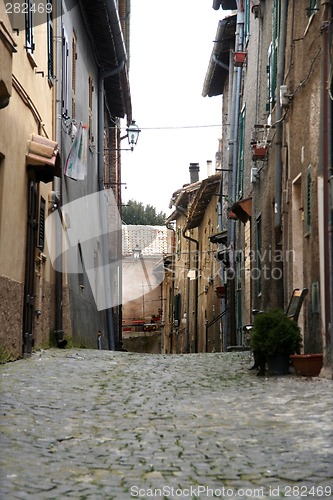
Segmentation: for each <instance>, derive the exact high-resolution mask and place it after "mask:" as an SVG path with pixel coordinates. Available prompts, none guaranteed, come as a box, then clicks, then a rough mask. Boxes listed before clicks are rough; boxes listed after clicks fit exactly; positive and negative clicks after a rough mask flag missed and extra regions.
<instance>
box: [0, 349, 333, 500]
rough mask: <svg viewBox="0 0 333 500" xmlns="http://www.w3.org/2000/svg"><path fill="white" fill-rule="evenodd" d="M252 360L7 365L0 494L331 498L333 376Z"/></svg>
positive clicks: (90, 353) (88, 358) (43, 359)
mask: <svg viewBox="0 0 333 500" xmlns="http://www.w3.org/2000/svg"><path fill="white" fill-rule="evenodd" d="M250 364H251V359H250V354H249V353H247V352H243V353H216V354H191V355H177V356H175V355H169V356H166V355H147V354H134V353H125V352H110V351H98V350H79V349H66V350H55V349H51V350H47V351H39V352H36V353H34V354H33V355H32V357H31V358H30V359H25V360H20V361H16V362H14V363H7V364H6V365H4V366H2V367H1V487H0V498H2V499H6V500H7V499H10V500H12V499H37V500H44V499H57V500H58V499H64V498H76V499H108V500H109V499H116V500H118V499H119V500H123V499H124V500H126V499H130V498H144V499H146V498H161V499H171V498H193V499H196V498H211V497H215V498H216V497H217V498H234V499H239V500H241V499H252V498H253V499H260V498H264V499H270V498H278V497H280V498H281V497H286V498H291V499H299V498H303V497H305V498H312V499H318V498H333V429H332V386H333V382H332V381H331V380H328V379H324V378H318V377H317V378H312V379H308V378H305V377H300V376H295V375H294V374H290V375H287V376H282V377H267V378H263V377H256V375H255V373H253V371H249V370H248V368H249V366H250Z"/></svg>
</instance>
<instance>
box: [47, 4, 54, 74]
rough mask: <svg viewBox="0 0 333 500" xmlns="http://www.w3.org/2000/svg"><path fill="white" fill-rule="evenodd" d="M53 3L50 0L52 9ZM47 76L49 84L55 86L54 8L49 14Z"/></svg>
mask: <svg viewBox="0 0 333 500" xmlns="http://www.w3.org/2000/svg"><path fill="white" fill-rule="evenodd" d="M52 1H53V0H48V3H49V4H50V5H51V7H52ZM46 22H47V76H48V79H49V82H50V83H51V84H53V81H54V48H53V16H52V8H50V12H48V13H47V21H46Z"/></svg>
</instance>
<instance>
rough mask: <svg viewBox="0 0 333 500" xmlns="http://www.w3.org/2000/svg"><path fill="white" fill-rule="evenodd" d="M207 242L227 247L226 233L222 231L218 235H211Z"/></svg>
mask: <svg viewBox="0 0 333 500" xmlns="http://www.w3.org/2000/svg"><path fill="white" fill-rule="evenodd" d="M209 240H210V241H211V242H212V243H217V244H219V245H220V244H222V245H224V246H227V241H228V231H227V230H224V231H221V232H220V233H216V234H212V235H211V236H210V237H209Z"/></svg>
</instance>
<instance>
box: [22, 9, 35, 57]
mask: <svg viewBox="0 0 333 500" xmlns="http://www.w3.org/2000/svg"><path fill="white" fill-rule="evenodd" d="M18 5H19V4H18ZM24 5H25V7H26V13H25V48H26V50H27V52H30V54H32V53H33V51H34V49H35V46H34V37H33V18H32V16H33V8H32V5H34V4H33V2H32V0H29V1H28V2H26V3H25V4H24Z"/></svg>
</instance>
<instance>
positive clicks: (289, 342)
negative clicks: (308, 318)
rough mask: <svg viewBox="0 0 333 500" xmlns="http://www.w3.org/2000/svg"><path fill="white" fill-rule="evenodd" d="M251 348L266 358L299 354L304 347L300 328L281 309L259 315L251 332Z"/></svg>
mask: <svg viewBox="0 0 333 500" xmlns="http://www.w3.org/2000/svg"><path fill="white" fill-rule="evenodd" d="M251 347H252V349H253V350H254V351H260V352H261V353H263V354H265V355H266V356H272V355H273V354H277V353H287V354H295V353H299V352H300V350H301V347H302V335H301V331H300V328H299V326H298V325H297V323H296V321H294V320H292V319H289V318H287V316H286V315H285V314H284V313H283V311H282V310H281V309H272V310H271V311H268V312H265V313H260V314H257V315H256V316H255V319H254V329H253V331H252V332H251Z"/></svg>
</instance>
